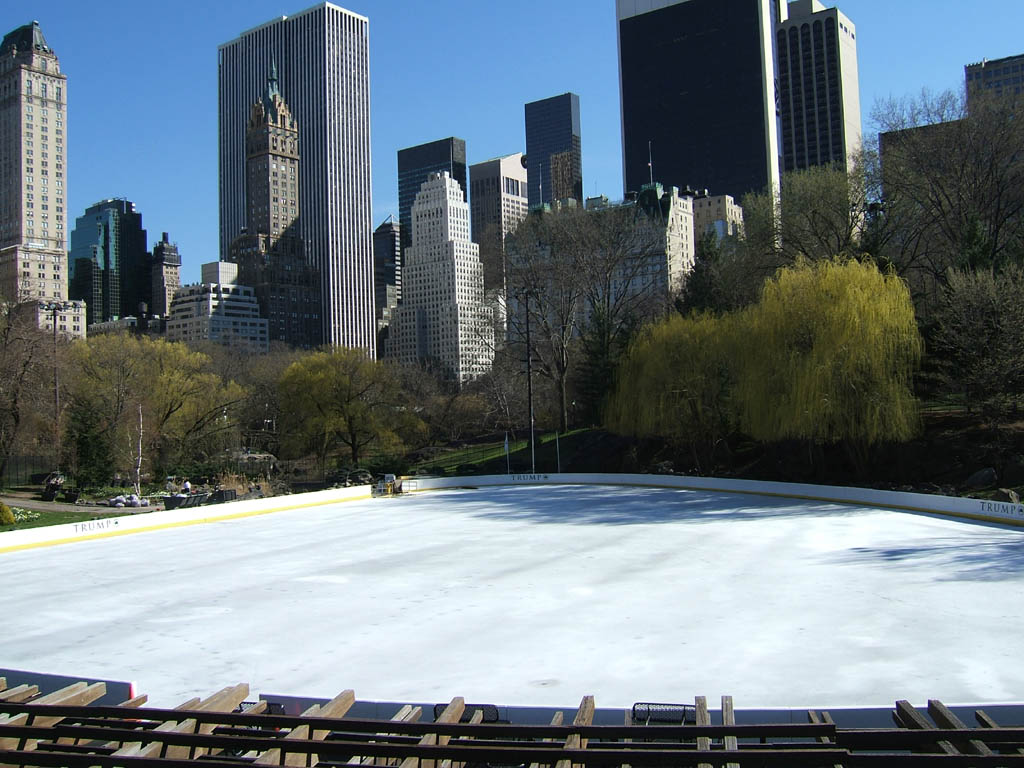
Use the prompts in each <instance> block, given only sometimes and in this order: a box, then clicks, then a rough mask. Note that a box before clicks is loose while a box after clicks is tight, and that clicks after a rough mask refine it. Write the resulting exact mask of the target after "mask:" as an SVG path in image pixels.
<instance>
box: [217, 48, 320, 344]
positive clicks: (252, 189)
mask: <svg viewBox="0 0 1024 768" xmlns="http://www.w3.org/2000/svg"><path fill="white" fill-rule="evenodd" d="M245 158H246V159H245V163H246V176H245V198H246V203H247V205H246V231H245V232H244V233H243V234H241V235H239V236H238V237H236V238H235V239H234V240H233V241H232V242H231V246H230V248H229V253H228V258H227V260H228V261H232V262H234V263H235V264H238V281H239V282H240V283H242V284H243V285H246V286H249V287H251V288H252V289H253V291H254V292H255V294H256V299H257V300H258V302H259V305H260V314H261V315H262V316H263V317H265V318H266V319H267V320H268V321H269V325H268V332H269V334H270V339H271V340H272V341H283V342H285V343H287V344H291V345H292V346H296V347H304V348H306V349H312V348H313V347H318V346H320V344H321V343H322V342H321V338H322V336H321V331H322V327H321V325H322V324H321V322H320V311H321V307H320V304H321V302H320V274H319V272H318V271H317V270H316V269H315V268H313V267H312V266H311V265H310V263H309V261H308V259H307V258H306V248H305V243H304V242H303V240H302V238H301V237H300V235H299V221H300V220H301V218H302V217H301V215H300V213H301V210H302V208H301V206H300V199H299V188H300V186H301V179H302V174H301V173H300V167H299V166H300V165H301V154H300V145H299V128H298V125H297V124H296V122H295V119H294V118H293V117H292V113H291V110H290V109H289V108H288V104H287V102H286V101H285V100H284V98H283V97H282V96H281V91H280V90H279V89H278V78H277V67H276V66H275V64H273V63H271V68H270V76H269V77H268V79H267V86H266V91H265V93H264V94H263V97H262V98H260V99H258V100H257V101H256V102H255V103H254V104H253V105H252V111H251V113H250V115H249V124H248V127H247V128H246V136H245Z"/></svg>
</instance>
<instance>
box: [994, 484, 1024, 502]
mask: <svg viewBox="0 0 1024 768" xmlns="http://www.w3.org/2000/svg"><path fill="white" fill-rule="evenodd" d="M996 500H997V501H1008V502H1010V503H1011V504H1020V496H1019V495H1018V494H1017V492H1016V491H1015V490H1013V488H1000V489H999V491H998V492H997V494H996Z"/></svg>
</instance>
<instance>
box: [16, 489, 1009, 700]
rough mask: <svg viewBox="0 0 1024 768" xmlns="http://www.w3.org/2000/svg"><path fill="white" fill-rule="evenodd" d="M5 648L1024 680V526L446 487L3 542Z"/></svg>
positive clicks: (231, 665) (552, 694) (265, 675)
mask: <svg viewBox="0 0 1024 768" xmlns="http://www.w3.org/2000/svg"><path fill="white" fill-rule="evenodd" d="M0 584H2V585H3V586H2V587H0V595H2V597H0V607H2V615H3V618H4V621H3V629H4V631H3V639H2V641H0V667H8V668H15V669H19V668H20V669H29V670H33V671H37V672H50V673H57V674H67V675H81V676H89V677H101V678H112V679H120V680H133V681H135V682H137V683H138V687H139V690H140V691H142V692H146V693H149V694H150V697H151V702H152V703H153V704H156V705H175V704H177V703H180V702H181V701H183V700H185V699H187V698H189V697H190V696H193V695H208V694H209V693H212V692H213V691H215V690H217V689H219V688H220V687H222V686H224V685H228V684H233V683H236V682H248V683H250V685H251V686H252V690H253V691H254V692H263V693H288V694H296V695H306V696H325V697H326V696H333V695H335V694H337V693H338V692H339V691H341V690H342V689H344V688H354V689H355V691H356V695H357V696H358V697H359V698H360V699H367V700H390V701H397V700H407V701H421V702H435V701H446V700H448V699H450V698H451V697H452V696H457V695H460V696H465V697H466V700H467V701H476V702H490V703H495V704H520V705H553V706H555V705H557V706H573V705H575V703H577V702H578V701H579V699H580V697H581V696H582V695H584V694H587V693H592V694H595V695H596V697H597V703H598V705H599V706H629V705H631V704H632V703H633V702H634V701H687V700H689V701H692V700H693V696H694V695H695V694H702V695H707V696H709V697H711V698H710V699H709V700H712V701H714V700H716V699H717V697H718V696H720V695H721V694H731V695H733V696H734V697H735V699H736V704H737V706H740V707H754V706H810V705H815V706H829V705H830V706H842V705H849V706H856V705H889V706H891V705H892V702H893V701H894V700H895V699H898V698H906V699H910V700H911V701H914V702H923V701H924V700H925V699H926V698H929V697H931V698H939V699H942V700H943V701H946V702H949V703H952V702H967V701H970V702H983V701H1020V700H1022V699H1024V664H1022V663H1021V655H1022V651H1024V619H1022V610H1024V608H1022V604H1024V603H1022V599H1021V598H1022V596H1024V590H1022V587H1024V531H1020V530H1016V529H1009V528H1003V527H998V526H990V525H982V524H971V523H964V522H957V521H953V520H947V519H940V518H937V517H930V516H924V515H914V514H908V513H901V512H893V511H884V510H877V509H867V508H858V507H846V506H840V505H835V504H820V503H807V502H800V501H794V500H786V499H773V498H766V497H755V496H740V495H736V496H733V495H727V494H710V493H702V492H693V491H678V490H665V489H642V488H610V487H600V486H562V487H508V488H490V489H482V490H478V491H444V492H433V493H425V494H420V495H417V496H412V497H404V498H395V499H377V500H373V501H365V502H349V503H345V504H338V505H332V506H326V507H318V508H312V509H305V510H298V511H292V512H282V513H277V514H271V515H266V516H262V517H254V518H248V519H242V520H235V521H228V522H221V523H215V524H208V525H196V526H191V527H186V528H177V529H171V530H165V531H158V532H153V533H141V534H134V535H130V536H124V537H120V538H112V539H105V540H98V541H89V542H80V543H75V544H69V545H63V546H56V547H51V548H46V549H37V550H28V551H22V552H12V553H7V554H4V555H0Z"/></svg>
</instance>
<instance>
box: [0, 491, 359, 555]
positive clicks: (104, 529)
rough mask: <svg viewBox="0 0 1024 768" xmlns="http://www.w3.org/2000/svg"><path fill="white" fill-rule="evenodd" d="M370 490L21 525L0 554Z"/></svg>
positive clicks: (354, 497)
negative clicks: (46, 524) (30, 526)
mask: <svg viewBox="0 0 1024 768" xmlns="http://www.w3.org/2000/svg"><path fill="white" fill-rule="evenodd" d="M371 492H372V487H371V486H369V485H359V486H353V487H351V488H331V489H328V490H326V491H313V492H310V493H300V494H294V495H290V496H270V497H267V498H263V499H247V500H245V501H233V502H226V503H224V504H210V505H207V506H201V507H191V508H186V509H166V510H159V511H156V512H146V511H145V507H142V508H140V509H139V511H138V512H136V513H134V514H127V515H124V516H118V517H105V518H102V519H98V520H83V521H81V522H77V523H62V524H61V525H50V526H43V527H40V528H25V529H23V530H20V531H19V530H14V531H5V532H4V533H0V554H3V553H4V552H15V551H18V550H22V549H35V548H37V547H50V546H55V545H57V544H70V543H72V542H76V541H90V540H93V539H106V538H111V537H113V536H126V535H128V534H131V533H145V532H147V531H159V530H164V529H167V528H180V527H183V526H187V525H202V524H203V523H218V522H221V521H225V520H238V519H241V518H243V517H255V516H257V515H269V514H272V513H274V512H286V511H288V510H294V509H303V508H306V507H318V506H323V505H324V504H337V503H339V502H343V501H358V500H360V499H368V498H370V496H371Z"/></svg>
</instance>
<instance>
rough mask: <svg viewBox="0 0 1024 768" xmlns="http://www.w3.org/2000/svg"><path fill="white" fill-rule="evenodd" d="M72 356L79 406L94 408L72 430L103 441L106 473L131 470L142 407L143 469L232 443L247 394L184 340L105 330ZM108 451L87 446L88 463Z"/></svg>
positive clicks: (165, 469) (157, 471) (164, 469)
mask: <svg viewBox="0 0 1024 768" xmlns="http://www.w3.org/2000/svg"><path fill="white" fill-rule="evenodd" d="M73 363H74V365H73V366H72V369H73V370H74V376H73V379H72V380H71V382H70V385H69V386H70V388H71V403H72V409H73V411H78V412H80V413H81V412H84V411H91V415H89V416H88V417H81V416H80V417H79V419H78V421H77V423H76V424H75V426H74V431H73V435H72V436H73V438H74V440H75V443H76V444H77V445H79V447H81V446H82V445H83V443H87V442H88V441H89V440H91V439H93V438H99V439H100V440H101V441H102V442H101V445H105V446H106V449H107V450H109V456H110V462H111V466H110V467H108V470H107V473H106V474H108V475H112V474H113V472H114V470H120V471H121V472H122V474H125V475H128V473H129V470H131V469H132V468H133V466H134V464H135V461H136V459H137V455H136V454H137V451H138V447H137V446H138V439H139V428H140V424H139V408H140V406H141V410H142V424H141V429H142V446H143V450H142V458H143V462H142V463H143V469H144V471H145V472H149V473H151V474H152V475H154V476H157V477H159V476H162V475H165V474H173V473H174V470H175V469H176V468H177V467H178V466H179V465H184V464H187V463H194V462H206V461H209V460H210V458H211V457H215V456H216V457H219V456H222V455H223V453H224V450H225V448H227V447H229V446H230V445H232V444H233V436H234V434H235V430H236V422H235V418H234V416H235V414H236V412H237V409H238V407H239V405H240V403H241V402H242V400H243V398H244V394H245V393H244V391H243V390H242V388H241V387H240V386H238V385H237V384H235V383H234V382H225V381H223V380H222V379H221V378H220V377H219V376H218V375H217V374H215V373H212V372H210V371H209V370H208V365H209V358H208V357H206V356H205V355H203V354H200V353H197V352H193V351H191V350H190V349H189V348H188V347H187V346H185V345H184V344H181V343H175V342H168V341H165V340H163V339H152V338H149V337H147V336H141V337H139V336H132V335H128V334H106V335H102V336H95V337H92V338H90V339H88V340H87V341H81V342H79V343H78V344H76V345H75V347H74V349H73ZM80 458H81V457H80ZM101 458H102V455H99V456H95V457H92V458H90V457H89V455H88V452H86V456H85V459H86V461H85V465H86V467H88V466H90V465H92V466H95V462H98V461H100V460H101Z"/></svg>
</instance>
